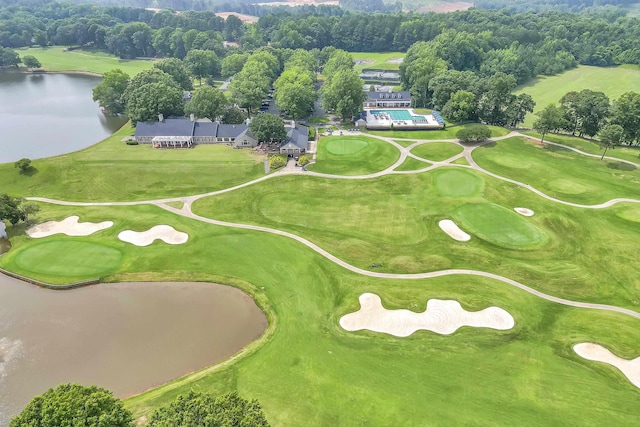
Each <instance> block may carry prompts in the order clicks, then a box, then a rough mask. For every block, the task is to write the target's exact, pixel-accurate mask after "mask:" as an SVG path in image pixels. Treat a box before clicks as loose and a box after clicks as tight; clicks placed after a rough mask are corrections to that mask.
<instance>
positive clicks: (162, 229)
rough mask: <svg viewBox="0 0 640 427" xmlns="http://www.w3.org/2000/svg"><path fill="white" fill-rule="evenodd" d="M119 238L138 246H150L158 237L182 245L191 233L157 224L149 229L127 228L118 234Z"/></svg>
mask: <svg viewBox="0 0 640 427" xmlns="http://www.w3.org/2000/svg"><path fill="white" fill-rule="evenodd" d="M118 239H120V240H122V241H123V242H127V243H131V244H133V245H136V246H149V245H150V244H152V243H153V242H154V241H155V240H156V239H159V240H162V241H163V242H165V243H168V244H170V245H181V244H183V243H185V242H186V241H187V240H189V235H188V234H187V233H183V232H181V231H176V229H175V228H173V227H171V226H170V225H156V226H155V227H152V228H150V229H149V230H147V231H141V232H137V231H133V230H125V231H123V232H121V233H120V234H118Z"/></svg>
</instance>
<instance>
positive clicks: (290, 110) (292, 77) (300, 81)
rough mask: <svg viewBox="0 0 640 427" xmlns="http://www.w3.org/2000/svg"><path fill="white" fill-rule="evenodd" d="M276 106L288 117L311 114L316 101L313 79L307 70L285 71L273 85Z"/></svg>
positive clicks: (294, 69) (299, 68)
mask: <svg viewBox="0 0 640 427" xmlns="http://www.w3.org/2000/svg"><path fill="white" fill-rule="evenodd" d="M273 86H274V88H275V90H276V92H275V100H276V104H277V105H278V108H279V109H280V111H284V112H286V113H287V115H288V116H289V117H293V118H300V117H306V116H308V115H309V114H311V111H312V110H313V104H314V102H315V100H316V99H317V95H316V92H315V88H314V82H313V78H312V77H311V73H310V71H309V70H308V69H305V68H301V67H298V66H296V67H292V68H288V69H286V70H285V71H284V72H283V73H282V74H281V75H280V77H278V79H277V80H276V81H275V83H274V84H273Z"/></svg>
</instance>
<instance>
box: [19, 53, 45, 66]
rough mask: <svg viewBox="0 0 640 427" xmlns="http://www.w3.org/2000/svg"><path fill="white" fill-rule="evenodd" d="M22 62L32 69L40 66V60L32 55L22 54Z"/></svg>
mask: <svg viewBox="0 0 640 427" xmlns="http://www.w3.org/2000/svg"><path fill="white" fill-rule="evenodd" d="M22 63H23V64H24V66H25V67H27V68H32V69H33V68H40V67H42V64H40V61H38V59H37V58H36V57H35V56H33V55H25V56H23V57H22Z"/></svg>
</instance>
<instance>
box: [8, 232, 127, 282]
mask: <svg viewBox="0 0 640 427" xmlns="http://www.w3.org/2000/svg"><path fill="white" fill-rule="evenodd" d="M121 258H122V253H120V251H119V250H117V249H114V248H111V247H109V246H105V245H101V244H98V243H89V242H78V241H70V240H56V241H48V242H43V243H39V244H36V245H33V246H28V247H26V248H25V249H24V250H23V251H21V252H19V253H18V254H17V255H16V257H15V259H14V262H15V263H16V265H17V266H18V267H20V268H21V269H23V270H25V271H28V272H31V273H35V274H42V275H47V276H65V277H69V276H72V277H79V278H80V277H91V278H98V277H100V276H103V275H105V274H107V273H111V272H113V271H115V270H116V269H117V268H118V266H119V265H120V260H121Z"/></svg>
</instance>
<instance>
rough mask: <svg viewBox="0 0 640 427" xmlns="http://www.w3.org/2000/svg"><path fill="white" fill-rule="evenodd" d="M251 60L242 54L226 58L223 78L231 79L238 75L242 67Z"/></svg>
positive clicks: (223, 65)
mask: <svg viewBox="0 0 640 427" xmlns="http://www.w3.org/2000/svg"><path fill="white" fill-rule="evenodd" d="M248 58H249V56H248V55H245V54H242V53H233V54H231V55H228V56H226V57H225V58H224V59H223V60H222V71H221V72H220V73H221V74H222V77H227V78H228V77H231V76H235V75H236V74H238V73H239V72H240V71H241V70H242V67H244V64H245V62H247V59H248Z"/></svg>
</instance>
